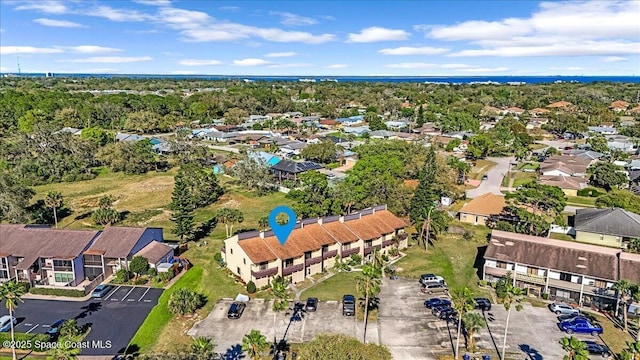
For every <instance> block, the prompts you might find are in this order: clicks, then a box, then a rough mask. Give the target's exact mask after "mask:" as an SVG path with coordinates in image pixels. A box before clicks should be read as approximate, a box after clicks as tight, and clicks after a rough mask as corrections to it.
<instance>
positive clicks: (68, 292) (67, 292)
mask: <svg viewBox="0 0 640 360" xmlns="http://www.w3.org/2000/svg"><path fill="white" fill-rule="evenodd" d="M29 292H30V293H32V294H38V295H53V296H70V297H83V296H84V295H85V293H84V291H83V290H75V289H49V288H38V287H34V288H31V289H30V290H29Z"/></svg>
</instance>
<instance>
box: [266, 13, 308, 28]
mask: <svg viewBox="0 0 640 360" xmlns="http://www.w3.org/2000/svg"><path fill="white" fill-rule="evenodd" d="M271 14H272V15H278V16H280V17H282V20H280V24H282V25H287V26H304V25H313V24H317V23H318V21H317V20H316V19H312V18H310V17H306V16H301V15H296V14H292V13H290V12H279V11H273V12H271Z"/></svg>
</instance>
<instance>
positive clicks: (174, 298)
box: [167, 288, 206, 315]
mask: <svg viewBox="0 0 640 360" xmlns="http://www.w3.org/2000/svg"><path fill="white" fill-rule="evenodd" d="M205 302H206V298H205V297H204V295H202V294H199V293H197V292H195V291H192V290H189V289H185V288H180V289H177V290H176V291H174V292H173V293H172V294H171V297H170V298H169V303H168V304H167V305H168V307H169V311H170V312H171V313H172V314H176V315H185V314H193V313H195V312H196V310H198V309H199V308H201V307H202V306H203V305H204V304H205Z"/></svg>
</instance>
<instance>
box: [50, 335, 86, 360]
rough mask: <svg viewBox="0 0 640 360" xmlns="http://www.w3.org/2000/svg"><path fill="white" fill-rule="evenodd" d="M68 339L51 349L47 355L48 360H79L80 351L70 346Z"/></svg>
mask: <svg viewBox="0 0 640 360" xmlns="http://www.w3.org/2000/svg"><path fill="white" fill-rule="evenodd" d="M69 345H70V343H69V342H68V341H67V339H63V340H62V341H58V344H57V346H53V347H51V350H49V352H48V353H47V360H73V359H77V358H78V355H77V353H78V349H75V348H73V347H71V346H69Z"/></svg>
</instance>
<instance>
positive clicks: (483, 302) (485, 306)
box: [474, 298, 491, 311]
mask: <svg viewBox="0 0 640 360" xmlns="http://www.w3.org/2000/svg"><path fill="white" fill-rule="evenodd" d="M474 300H475V302H476V304H475V308H476V309H480V310H482V311H489V310H491V300H489V299H487V298H475V299H474Z"/></svg>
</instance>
